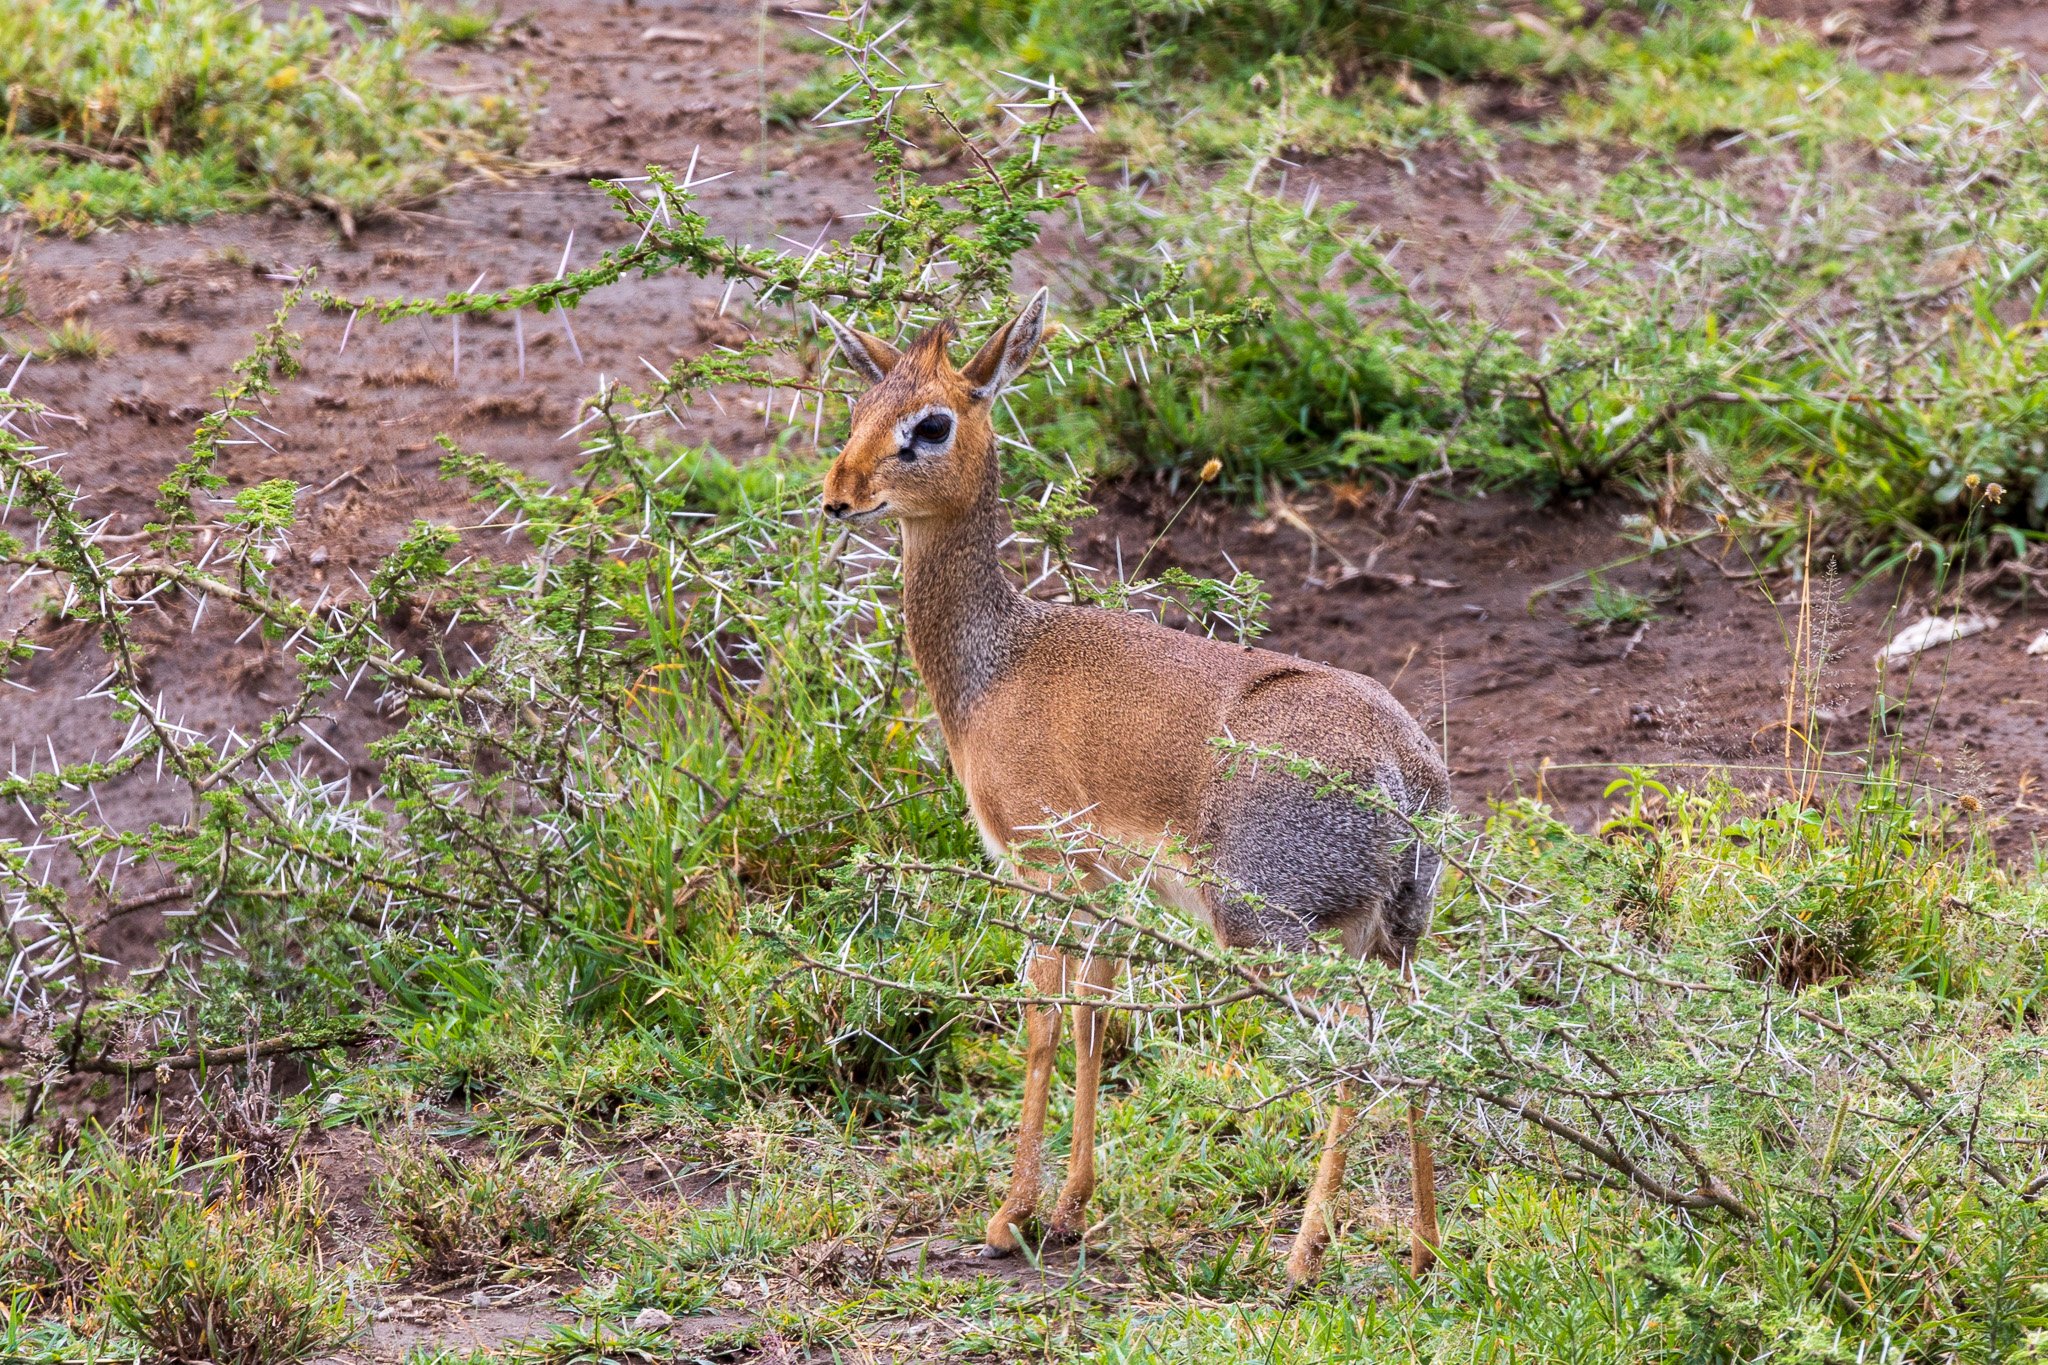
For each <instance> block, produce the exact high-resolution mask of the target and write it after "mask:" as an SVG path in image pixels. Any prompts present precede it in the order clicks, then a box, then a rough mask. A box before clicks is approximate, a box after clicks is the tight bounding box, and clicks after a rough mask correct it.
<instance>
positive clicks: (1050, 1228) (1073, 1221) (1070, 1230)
mask: <svg viewBox="0 0 2048 1365" xmlns="http://www.w3.org/2000/svg"><path fill="white" fill-rule="evenodd" d="M1087 1231H1088V1225H1087V1224H1086V1223H1084V1222H1082V1221H1081V1217H1080V1214H1079V1213H1078V1212H1076V1213H1075V1214H1074V1215H1073V1216H1071V1217H1062V1216H1061V1215H1059V1214H1054V1215H1053V1218H1052V1222H1051V1223H1050V1224H1048V1225H1047V1227H1046V1229H1045V1244H1046V1245H1047V1246H1049V1247H1068V1246H1075V1245H1077V1244H1078V1243H1079V1242H1080V1241H1081V1239H1082V1237H1083V1236H1084V1235H1086V1233H1087Z"/></svg>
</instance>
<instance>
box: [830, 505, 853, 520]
mask: <svg viewBox="0 0 2048 1365" xmlns="http://www.w3.org/2000/svg"><path fill="white" fill-rule="evenodd" d="M852 505H853V504H851V503H845V502H828V503H826V504H825V515H826V516H828V517H830V518H832V520H834V521H837V520H839V518H841V517H843V516H845V515H846V513H847V511H848V509H849V508H851V507H852Z"/></svg>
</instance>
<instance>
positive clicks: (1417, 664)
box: [1076, 485, 2048, 851]
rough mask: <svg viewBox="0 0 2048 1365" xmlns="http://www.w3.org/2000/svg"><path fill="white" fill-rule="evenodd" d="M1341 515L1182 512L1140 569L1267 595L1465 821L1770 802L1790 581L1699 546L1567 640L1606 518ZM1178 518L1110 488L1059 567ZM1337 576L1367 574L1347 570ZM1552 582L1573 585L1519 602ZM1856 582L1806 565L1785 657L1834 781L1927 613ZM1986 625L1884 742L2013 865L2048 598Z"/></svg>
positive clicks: (1509, 511) (2040, 817)
mask: <svg viewBox="0 0 2048 1365" xmlns="http://www.w3.org/2000/svg"><path fill="white" fill-rule="evenodd" d="M1349 501H1351V502H1352V503H1353V504H1354V507H1355V508H1356V510H1355V511H1353V512H1352V513H1351V514H1349V515H1344V514H1340V512H1339V511H1338V508H1337V507H1336V505H1335V504H1334V501H1333V500H1332V499H1329V498H1325V499H1322V500H1320V501H1310V502H1303V503H1301V504H1298V505H1296V506H1294V507H1292V508H1291V509H1290V510H1291V512H1292V513H1293V516H1292V517H1289V516H1286V515H1276V516H1273V517H1269V518H1267V519H1266V520H1264V521H1257V522H1254V521H1250V520H1248V519H1246V518H1244V517H1242V516H1239V515H1237V514H1235V513H1233V512H1231V511H1229V510H1227V509H1224V508H1222V507H1221V506H1220V505H1215V506H1210V507H1208V508H1201V507H1199V506H1198V507H1197V508H1195V509H1193V510H1190V511H1189V512H1187V513H1186V514H1184V515H1183V516H1182V517H1181V518H1180V520H1179V521H1178V522H1176V523H1174V526H1173V529H1172V530H1171V531H1170V532H1168V533H1167V535H1166V537H1165V539H1164V540H1162V541H1160V542H1159V543H1158V545H1157V546H1156V548H1153V549H1152V551H1151V554H1150V557H1149V559H1147V560H1146V572H1147V573H1148V574H1150V573H1156V572H1157V571H1158V570H1160V569H1162V568H1165V567H1167V566H1168V565H1179V566H1181V567H1183V568H1186V569H1188V570H1189V571H1191V572H1194V573H1199V574H1211V575H1223V576H1228V575H1229V574H1230V573H1231V572H1232V570H1233V567H1235V568H1243V569H1246V570H1249V571H1250V572H1252V573H1255V574H1257V575H1259V576H1260V577H1261V578H1262V579H1264V580H1265V582H1266V585H1267V587H1268V589H1269V591H1271V593H1272V594H1273V605H1272V610H1271V616H1270V624H1271V634H1270V635H1269V637H1268V638H1267V639H1266V640H1265V641H1264V643H1265V644H1267V645H1269V646H1271V647H1273V648H1275V649H1280V650H1284V651H1288V652H1291V653H1296V654H1300V655H1302V656H1303V657H1305V658H1310V659H1315V660H1318V661H1320V662H1324V663H1330V664H1335V665H1337V666H1339V667H1342V668H1350V669H1355V670H1357V671H1359V672H1361V673H1366V674H1369V675H1371V676H1373V677H1375V678H1378V679H1380V680H1381V681H1382V682H1385V683H1387V684H1388V685H1389V686H1390V687H1391V688H1392V689H1393V690H1394V692H1395V694H1396V695H1397V696H1399V697H1400V698H1401V700H1402V701H1403V702H1405V703H1406V704H1407V705H1408V706H1409V708H1410V709H1411V710H1413V711H1414V712H1415V713H1416V714H1417V715H1418V716H1420V717H1422V718H1423V719H1424V721H1425V724H1426V726H1427V728H1429V729H1430V730H1431V731H1432V732H1435V733H1440V734H1441V735H1442V736H1443V743H1444V746H1445V752H1446V755H1447V757H1448V758H1449V761H1450V765H1451V773H1452V779H1453V782H1454V783H1455V786H1456V790H1457V793H1458V797H1459V800H1460V803H1461V804H1462V805H1464V806H1465V808H1466V809H1473V808H1475V807H1478V806H1480V805H1482V804H1483V803H1484V802H1485V800H1486V799H1488V798H1489V797H1493V796H1499V795H1505V794H1520V795H1530V796H1534V795H1541V796H1543V797H1544V798H1546V799H1548V800H1549V801H1551V802H1553V803H1555V804H1556V805H1557V806H1558V808H1559V809H1560V811H1561V813H1563V814H1565V815H1566V816H1567V817H1568V818H1570V819H1571V820H1572V821H1573V822H1574V823H1576V824H1580V825H1581V826H1588V825H1591V824H1593V823H1595V822H1597V821H1598V820H1600V819H1601V818H1603V816H1604V815H1605V813H1606V812H1607V809H1608V802H1607V801H1606V800H1605V798H1604V797H1603V792H1604V791H1605V789H1606V786H1607V784H1608V783H1609V782H1610V781H1612V780H1613V779H1614V778H1615V776H1616V775H1617V774H1618V773H1619V771H1620V768H1621V765H1624V764H1656V765H1661V766H1663V767H1664V768H1665V769H1666V773H1665V774H1664V775H1665V776H1667V777H1669V776H1673V775H1675V776H1677V777H1679V778H1685V777H1691V778H1694V779H1698V778H1700V777H1703V776H1704V775H1705V774H1706V773H1707V772H1708V771H1714V772H1721V773H1725V774H1726V775H1728V776H1729V777H1731V778H1733V779H1734V780H1735V781H1737V782H1738V783H1739V784H1740V785H1742V786H1744V787H1747V788H1750V789H1755V790H1763V789H1766V788H1768V787H1772V786H1775V788H1776V789H1777V790H1779V791H1781V792H1782V791H1784V790H1785V789H1786V785H1785V784H1786V753H1787V738H1786V731H1785V724H1784V723H1785V719H1786V710H1785V698H1786V688H1787V685H1788V683H1789V681H1790V679H1791V676H1792V665H1793V648H1794V642H1795V640H1796V639H1797V638H1798V614H1799V599H1800V595H1801V588H1800V585H1799V584H1798V583H1797V582H1796V581H1794V580H1793V579H1791V578H1790V577H1789V576H1773V577H1763V578H1758V577H1755V576H1753V575H1752V574H1751V573H1750V572H1749V566H1748V565H1747V564H1746V562H1745V561H1744V560H1743V559H1742V557H1741V556H1740V554H1739V553H1731V552H1730V550H1729V549H1728V547H1726V546H1725V545H1724V544H1723V542H1722V541H1721V539H1720V538H1719V537H1711V538H1708V539H1704V540H1702V541H1700V542H1699V543H1697V544H1696V545H1694V546H1692V547H1690V548H1688V549H1685V550H1679V551H1670V552H1666V553H1664V554H1661V555H1659V556H1656V557H1654V558H1650V559H1643V560H1640V561H1638V562H1635V563H1630V564H1622V565H1619V567H1615V568H1612V569H1610V570H1607V571H1606V572H1604V573H1603V574H1602V577H1603V579H1604V580H1605V581H1606V582H1607V583H1608V584H1610V585H1612V586H1617V587H1626V588H1628V589H1630V590H1632V591H1635V592H1638V593H1641V594H1643V595H1645V596H1648V597H1650V598H1652V599H1653V600H1655V602H1656V608H1655V610H1656V615H1655V616H1654V617H1653V618H1652V619H1651V620H1649V621H1648V622H1647V623H1645V624H1644V625H1643V627H1642V629H1641V631H1640V632H1638V631H1637V630H1636V629H1635V628H1634V627H1621V628H1614V629H1602V628H1597V627H1589V626H1583V625H1581V624H1579V623H1578V622H1577V621H1576V620H1575V619H1574V617H1573V611H1574V609H1577V608H1582V607H1583V606H1584V605H1585V603H1586V600H1587V583H1586V580H1585V579H1584V578H1583V577H1577V578H1575V576H1577V575H1581V574H1583V573H1584V572H1585V571H1586V570H1588V569H1600V568H1602V566H1605V565H1616V564H1618V562H1619V561H1622V560H1625V559H1630V558H1633V557H1635V556H1638V555H1640V554H1641V553H1642V549H1643V547H1642V545H1641V544H1640V543H1638V542H1636V541H1632V540H1629V539H1626V538H1624V535H1623V534H1622V532H1621V530H1620V529H1619V528H1620V526H1621V524H1622V519H1623V515H1624V513H1625V511H1626V509H1625V508H1623V507H1621V506H1619V505H1616V504H1596V505H1594V506H1591V507H1560V506H1552V507H1533V506H1531V505H1530V504H1529V503H1528V502H1527V501H1525V500H1523V499H1521V498H1518V497H1515V496H1512V495H1499V494H1496V495H1494V496H1492V497H1485V496H1436V497H1432V496H1426V495H1424V496H1419V497H1418V499H1416V500H1413V501H1411V502H1410V503H1409V505H1408V507H1407V509H1406V510H1405V511H1389V510H1387V509H1386V508H1385V507H1384V506H1383V505H1378V504H1374V503H1373V502H1371V501H1367V502H1366V503H1365V505H1364V506H1363V507H1357V502H1358V500H1357V499H1350V500H1349ZM1175 505H1176V500H1174V499H1170V498H1167V497H1165V496H1164V495H1163V492H1162V491H1161V490H1157V489H1155V488H1152V487H1148V486H1145V485H1134V486H1126V487H1125V488H1124V489H1122V490H1121V491H1120V492H1119V494H1118V495H1117V496H1115V497H1114V498H1113V499H1111V501H1110V506H1109V509H1108V510H1107V511H1106V512H1105V514H1104V515H1102V516H1101V517H1098V518H1097V519H1096V520H1094V521H1092V522H1089V523H1087V524H1086V525H1085V526H1084V527H1083V528H1082V531H1081V533H1080V535H1079V536H1077V537H1076V543H1077V546H1078V547H1079V553H1080V554H1081V555H1082V556H1083V557H1084V558H1089V559H1090V560H1091V562H1092V563H1095V564H1105V565H1115V564H1117V563H1119V562H1121V563H1124V564H1136V563H1137V562H1138V560H1139V558H1140V557H1141V556H1143V555H1144V553H1145V549H1146V547H1147V546H1148V545H1150V544H1151V543H1152V541H1153V539H1154V537H1155V536H1157V535H1158V533H1159V528H1160V527H1161V526H1163V525H1164V524H1165V523H1166V522H1167V520H1168V518H1169V517H1170V516H1171V514H1172V511H1173V509H1174V506H1175ZM1294 518H1299V520H1298V521H1296V520H1295V519H1294ZM1303 525H1306V526H1307V527H1308V528H1309V531H1311V532H1313V536H1314V538H1313V539H1312V538H1311V535H1310V534H1309V533H1308V532H1305V531H1304V530H1302V529H1301V527H1302V526H1303ZM1119 556H1121V558H1119ZM1346 562H1348V563H1349V564H1350V565H1351V566H1352V567H1353V568H1354V569H1356V570H1362V571H1364V572H1359V573H1356V574H1354V575H1353V576H1350V577H1349V578H1346V576H1345V573H1344V566H1345V563H1346ZM1561 580H1574V581H1571V582H1568V583H1566V584H1565V585H1564V586H1562V587H1559V588H1557V589H1556V590H1554V591H1550V592H1546V593H1540V595H1538V594H1539V590H1541V589H1543V588H1545V587H1546V585H1551V584H1557V583H1559V582H1560V581H1561ZM1326 585H1327V586H1326ZM1852 587H1853V584H1852V583H1851V582H1850V581H1848V580H1847V579H1844V578H1840V577H1836V576H1834V575H1826V576H1823V575H1821V574H1819V573H1816V575H1815V579H1814V581H1813V584H1812V589H1813V602H1812V606H1811V610H1810V615H1811V617H1812V619H1813V620H1814V621H1815V622H1816V630H1815V632H1813V636H1812V638H1813V639H1814V641H1815V644H1814V645H1810V646H1808V648H1807V650H1806V652H1805V657H1807V658H1809V659H1811V658H1814V657H1819V658H1822V659H1824V660H1825V661H1826V662H1825V667H1824V668H1823V669H1822V670H1821V675H1820V676H1821V707H1820V711H1821V721H1822V729H1821V732H1820V733H1819V734H1817V735H1816V736H1815V737H1814V738H1815V742H1816V744H1817V745H1818V746H1819V747H1820V748H1821V749H1823V750H1825V751H1827V752H1828V754H1829V755H1830V757H1829V759H1828V761H1827V767H1828V768H1829V769H1830V770H1831V771H1835V772H1839V773H1844V774H1850V773H1854V772H1858V771H1860V770H1861V764H1862V761H1863V753H1864V751H1865V749H1866V741H1867V738H1868V734H1869V726H1870V719H1871V706H1872V702H1873V699H1874V698H1875V696H1876V695H1877V690H1876V689H1877V675H1876V666H1875V655H1876V652H1877V650H1878V649H1879V648H1880V647H1881V646H1882V645H1883V644H1884V642H1885V641H1886V640H1887V639H1889V638H1890V637H1889V634H1888V630H1890V629H1896V628H1897V626H1898V625H1900V624H1903V623H1906V622H1910V621H1912V620H1915V619H1917V618H1918V617H1919V616H1921V615H1922V614H1923V612H1924V611H1925V610H1926V607H1927V605H1928V602H1927V598H1926V596H1925V590H1924V588H1921V587H1918V586H1913V585H1909V586H1908V587H1906V588H1905V589H1904V590H1903V594H1902V595H1901V596H1899V597H1898V599H1897V603H1896V607H1895V605H1894V601H1895V594H1894V585H1891V584H1887V583H1881V582H1880V583H1871V584H1868V585H1865V586H1863V587H1862V588H1861V589H1860V590H1856V591H1851V589H1852ZM2000 615H2001V620H2000V624H1999V625H1998V627H1997V628H1996V629H1994V630H1991V631H1988V632H1986V633H1984V634H1981V635H1978V636H1974V637H1972V638H1969V639H1966V640H1963V641H1961V642H1959V643H1957V644H1955V645H1953V646H1950V647H1947V648H1944V649H1941V650H1936V651H1930V652H1929V653H1926V654H1923V655H1921V656H1919V659H1918V661H1917V662H1916V664H1915V665H1914V666H1913V668H1912V679H1911V682H1912V698H1913V700H1912V703H1911V704H1910V705H1909V706H1908V707H1907V708H1906V710H1905V712H1904V713H1903V715H1902V717H1901V718H1900V719H1899V720H1898V721H1897V723H1896V725H1895V735H1896V741H1897V743H1898V744H1899V745H1900V747H1901V749H1902V751H1903V752H1904V753H1905V754H1906V755H1907V764H1906V767H1907V772H1908V775H1909V776H1910V777H1911V778H1913V779H1914V780H1916V781H1919V782H1922V783H1924V784H1926V785H1927V786H1928V787H1929V788H1931V789H1933V790H1934V791H1935V792H1936V793H1945V794H1948V795H1950V796H1962V795H1969V796H1974V797H1975V798H1977V800H1978V801H1979V802H1980V803H1981V804H1982V805H1983V807H1984V809H1985V816H1986V818H1987V819H1988V820H1989V821H1990V822H1991V824H1990V828H1992V829H1993V830H1994V832H1996V834H1997V837H1998V838H1999V840H2000V842H2001V844H2002V845H2003V846H2004V847H2007V848H2008V849H2011V850H2014V851H2018V850H2021V849H2023V848H2025V847H2027V846H2028V845H2029V843H2030V842H2031V841H2032V840H2033V839H2035V838H2037V837H2039V836H2041V835H2043V834H2048V659H2042V658H2034V657H2029V656H2028V655H2027V654H2026V647H2027V645H2028V644H2029V642H2031V641H2032V640H2033V639H2034V638H2035V636H2036V635H2038V634H2039V633H2040V632H2041V631H2042V630H2043V629H2044V628H2048V603H2043V602H2041V601H2040V600H2039V599H2038V598H2036V599H2035V600H2033V601H2032V602H2031V603H2030V604H2014V605H2007V606H2005V607H2003V608H2001V609H2000ZM1809 671H1810V666H1809V667H1808V668H1803V669H1802V674H1804V673H1806V672H1809ZM1899 685H1900V680H1899V678H1898V675H1897V672H1896V671H1895V673H1894V678H1893V689H1894V690H1895V691H1896V690H1897V689H1898V687H1899ZM1794 742H1795V743H1797V741H1794ZM1795 753H1796V751H1795Z"/></svg>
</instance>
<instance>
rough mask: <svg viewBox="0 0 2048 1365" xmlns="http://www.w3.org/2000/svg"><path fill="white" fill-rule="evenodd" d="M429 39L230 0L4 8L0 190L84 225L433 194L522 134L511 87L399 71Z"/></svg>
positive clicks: (1, 195)
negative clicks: (270, 12)
mask: <svg viewBox="0 0 2048 1365" xmlns="http://www.w3.org/2000/svg"><path fill="white" fill-rule="evenodd" d="M458 13H460V12H458ZM433 37H434V32H433V29H432V28H431V27H428V26H426V25H418V26H413V25H401V26H400V27H399V28H398V29H397V30H396V31H394V32H393V33H392V34H391V35H389V36H386V37H379V38H373V37H370V36H368V35H367V34H363V33H361V32H360V31H358V32H355V33H351V34H347V35H340V34H337V33H336V32H335V31H334V29H333V28H332V26H331V25H330V23H329V21H328V20H327V19H326V18H325V16H323V15H322V14H321V13H320V12H319V11H318V10H309V11H306V12H304V13H302V14H298V15H296V16H294V17H293V18H291V19H289V20H288V21H286V22H283V23H280V24H271V23H269V22H267V21H266V20H265V18H264V16H263V13H262V12H261V10H259V9H257V8H254V7H251V6H249V5H244V4H233V3H230V0H139V3H137V4H134V5H124V6H119V7H112V8H110V7H108V6H105V5H101V4H97V3H93V2H92V0H26V3H22V4H15V5H10V6H8V7H6V8H5V9H0V89H4V90H5V91H6V97H5V101H4V104H0V108H4V110H5V115H6V118H5V123H6V131H7V136H6V137H4V138H0V203H9V204H11V205H13V206H18V207H20V208H21V209H23V210H24V211H25V212H26V213H27V215H28V217H29V220H30V221H31V222H32V223H34V224H35V226H36V227H37V228H38V229H39V230H40V231H44V232H52V233H64V234H69V235H72V236H82V235H84V234H86V233H89V232H91V231H93V230H94V229H95V228H98V227H103V226H107V225H110V224H113V223H118V222H125V221H132V220H138V219H140V220H153V221H190V220H192V219H195V218H200V217H204V216H206V215H208V214H212V213H219V212H223V211H229V210H236V209H247V208H255V207H260V206H262V205H265V204H282V205H286V206H290V207H296V208H318V209H321V210H323V211H325V212H328V213H331V214H334V215H336V216H337V218H338V219H342V220H343V221H344V222H346V220H347V218H353V217H366V216H368V215H369V214H371V213H373V212H374V211H376V210H377V209H378V208H379V207H381V206H386V205H391V204H394V203H398V202H401V201H404V200H410V199H416V198H419V197H421V196H425V195H431V194H433V193H435V192H436V191H438V190H440V189H441V188H443V187H444V186H445V185H446V184H447V183H448V182H449V179H450V175H451V171H452V170H453V168H454V167H455V166H456V165H458V164H460V163H461V162H463V161H498V162H503V161H504V160H505V159H506V158H507V156H508V154H509V153H510V152H511V151H513V150H516V149H517V147H518V144H519V141H520V139H521V138H522V136H523V132H524V129H523V122H522V120H523V114H522V111H521V106H520V104H519V103H518V101H517V100H516V99H515V98H514V97H513V92H509V91H508V92H507V93H506V94H504V95H486V96H483V97H482V98H480V99H478V100H475V101H468V100H460V99H454V98H450V97H447V96H443V95H440V94H437V93H435V92H434V91H432V90H431V89H429V88H428V87H427V86H425V85H422V84H420V83H419V82H417V81H415V80H414V79H413V78H412V77H411V76H410V75H409V74H408V72H407V69H406V68H407V63H408V61H409V60H410V59H411V58H412V57H413V56H414V55H415V54H417V53H418V52H419V51H420V50H422V49H423V48H424V47H425V46H426V45H427V44H428V43H429V42H431V41H432V40H433ZM344 216H346V217H344Z"/></svg>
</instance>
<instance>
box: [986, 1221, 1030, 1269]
mask: <svg viewBox="0 0 2048 1365" xmlns="http://www.w3.org/2000/svg"><path fill="white" fill-rule="evenodd" d="M1030 1218H1031V1214H1030V1213H1029V1212H1024V1213H1012V1212H1011V1211H1010V1210H1008V1209H998V1210H997V1211H996V1216H995V1217H993V1218H991V1219H989V1220H988V1229H987V1231H985V1232H983V1233H982V1234H981V1254H982V1256H983V1257H984V1258H985V1259H987V1260H991V1261H1000V1260H1002V1259H1003V1258H1004V1257H1006V1256H1015V1255H1016V1254H1017V1252H1018V1251H1019V1250H1021V1249H1022V1248H1023V1245H1024V1241H1023V1239H1022V1238H1021V1237H1019V1236H1018V1235H1017V1232H1018V1229H1019V1228H1021V1227H1023V1226H1024V1224H1025V1223H1026V1222H1027V1221H1029V1220H1030Z"/></svg>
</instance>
